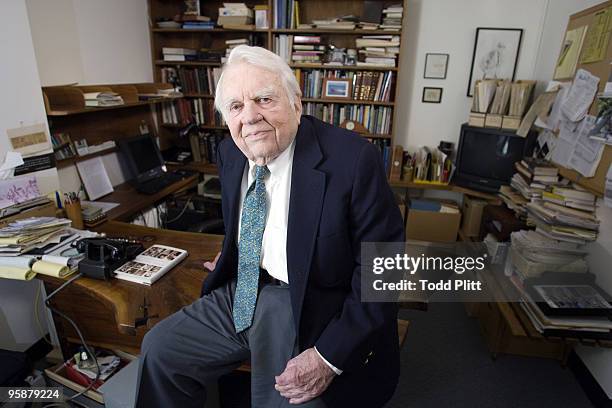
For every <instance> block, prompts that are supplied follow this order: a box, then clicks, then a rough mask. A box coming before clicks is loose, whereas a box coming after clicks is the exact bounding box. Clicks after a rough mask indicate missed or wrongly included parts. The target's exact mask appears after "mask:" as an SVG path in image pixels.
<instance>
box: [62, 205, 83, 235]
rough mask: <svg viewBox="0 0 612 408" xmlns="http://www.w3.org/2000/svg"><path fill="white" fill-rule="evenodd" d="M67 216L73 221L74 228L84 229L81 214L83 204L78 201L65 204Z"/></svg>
mask: <svg viewBox="0 0 612 408" xmlns="http://www.w3.org/2000/svg"><path fill="white" fill-rule="evenodd" d="M64 209H65V210H66V216H67V217H68V218H70V220H71V221H72V227H73V228H76V229H83V214H82V213H81V202H80V201H77V202H74V203H71V204H65V205H64Z"/></svg>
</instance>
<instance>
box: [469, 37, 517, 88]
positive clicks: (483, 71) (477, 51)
mask: <svg viewBox="0 0 612 408" xmlns="http://www.w3.org/2000/svg"><path fill="white" fill-rule="evenodd" d="M522 39H523V29H522V28H490V27H478V28H476V39H475V40H474V53H473V55H472V67H471V68H470V78H469V80H468V89H467V96H469V97H471V96H473V95H474V82H476V80H478V79H508V80H510V81H514V79H515V75H516V65H517V62H518V56H519V52H520V50H521V41H522Z"/></svg>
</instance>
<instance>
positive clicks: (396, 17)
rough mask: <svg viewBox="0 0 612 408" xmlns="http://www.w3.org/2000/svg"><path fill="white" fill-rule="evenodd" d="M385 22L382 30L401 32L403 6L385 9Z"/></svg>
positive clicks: (395, 5) (396, 5) (381, 26)
mask: <svg viewBox="0 0 612 408" xmlns="http://www.w3.org/2000/svg"><path fill="white" fill-rule="evenodd" d="M382 12H383V22H382V24H381V25H380V28H382V29H383V30H387V31H399V30H400V29H401V28H402V17H403V15H404V7H403V6H402V4H401V3H400V4H394V5H391V6H389V7H387V8H385V9H383V11H382Z"/></svg>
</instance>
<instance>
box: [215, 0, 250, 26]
mask: <svg viewBox="0 0 612 408" xmlns="http://www.w3.org/2000/svg"><path fill="white" fill-rule="evenodd" d="M217 24H219V25H220V26H222V27H223V28H232V27H244V26H249V25H252V24H253V10H252V9H250V8H248V7H247V5H246V4H244V3H223V7H219V18H218V20H217Z"/></svg>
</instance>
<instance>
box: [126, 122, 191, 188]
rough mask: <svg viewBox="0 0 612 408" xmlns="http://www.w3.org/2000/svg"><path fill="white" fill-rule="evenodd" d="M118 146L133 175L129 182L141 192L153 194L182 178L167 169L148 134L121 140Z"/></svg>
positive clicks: (155, 144)
mask: <svg viewBox="0 0 612 408" xmlns="http://www.w3.org/2000/svg"><path fill="white" fill-rule="evenodd" d="M119 148H120V149H121V152H122V154H123V156H124V158H125V160H126V164H127V166H128V167H129V169H130V172H131V173H132V174H133V175H134V176H135V177H134V178H132V180H130V183H131V184H132V185H133V186H134V188H136V190H138V191H139V192H141V193H144V194H155V193H157V192H158V191H161V190H163V189H164V188H165V187H167V186H169V185H170V184H172V183H175V182H177V181H179V180H180V179H181V178H182V176H181V175H180V174H176V173H173V172H168V171H167V169H166V164H165V162H164V159H163V158H162V155H161V152H160V151H159V147H158V146H157V143H156V142H155V140H153V138H152V137H151V135H149V134H145V135H141V136H136V137H133V138H130V139H125V140H121V141H119Z"/></svg>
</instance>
